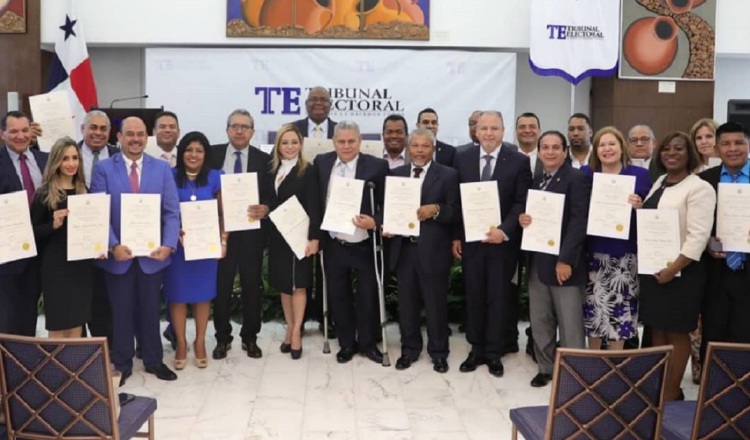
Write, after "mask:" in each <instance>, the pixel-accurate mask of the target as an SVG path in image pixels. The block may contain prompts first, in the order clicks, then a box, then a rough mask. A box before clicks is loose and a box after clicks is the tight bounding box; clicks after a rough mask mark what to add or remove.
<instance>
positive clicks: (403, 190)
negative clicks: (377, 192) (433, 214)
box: [383, 176, 422, 237]
mask: <svg viewBox="0 0 750 440" xmlns="http://www.w3.org/2000/svg"><path fill="white" fill-rule="evenodd" d="M421 201H422V179H412V178H410V177H395V176H386V178H385V202H384V203H383V205H384V206H383V232H387V233H389V234H392V235H403V236H406V237H408V236H412V237H419V219H418V218H417V210H418V209H419V207H420V205H421Z"/></svg>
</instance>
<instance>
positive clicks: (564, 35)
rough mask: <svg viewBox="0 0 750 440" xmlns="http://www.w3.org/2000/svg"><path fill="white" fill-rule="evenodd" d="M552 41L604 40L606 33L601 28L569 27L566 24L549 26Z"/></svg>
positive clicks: (549, 37)
mask: <svg viewBox="0 0 750 440" xmlns="http://www.w3.org/2000/svg"><path fill="white" fill-rule="evenodd" d="M547 31H549V34H548V35H549V36H548V37H547V38H548V39H550V40H603V39H604V32H603V31H602V30H601V29H599V26H569V25H565V24H548V25H547Z"/></svg>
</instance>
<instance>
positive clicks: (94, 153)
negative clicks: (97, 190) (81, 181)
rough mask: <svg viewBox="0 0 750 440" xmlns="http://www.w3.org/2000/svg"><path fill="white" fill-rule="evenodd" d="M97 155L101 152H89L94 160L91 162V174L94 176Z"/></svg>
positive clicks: (97, 161) (97, 160)
mask: <svg viewBox="0 0 750 440" xmlns="http://www.w3.org/2000/svg"><path fill="white" fill-rule="evenodd" d="M99 153H101V151H92V152H91V154H93V155H94V159H93V160H92V161H91V174H94V167H96V164H98V163H99Z"/></svg>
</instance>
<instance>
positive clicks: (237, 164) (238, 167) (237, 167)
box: [234, 151, 242, 174]
mask: <svg viewBox="0 0 750 440" xmlns="http://www.w3.org/2000/svg"><path fill="white" fill-rule="evenodd" d="M234 155H235V156H236V158H235V159H234V174H239V173H241V172H242V153H241V152H239V151H235V152H234Z"/></svg>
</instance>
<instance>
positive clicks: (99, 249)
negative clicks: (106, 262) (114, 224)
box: [94, 243, 102, 252]
mask: <svg viewBox="0 0 750 440" xmlns="http://www.w3.org/2000/svg"><path fill="white" fill-rule="evenodd" d="M101 251H102V245H101V244H99V243H97V244H95V245H94V252H101Z"/></svg>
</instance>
